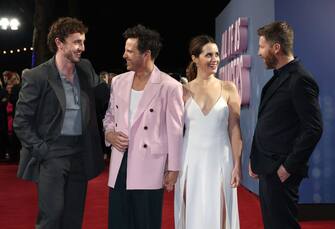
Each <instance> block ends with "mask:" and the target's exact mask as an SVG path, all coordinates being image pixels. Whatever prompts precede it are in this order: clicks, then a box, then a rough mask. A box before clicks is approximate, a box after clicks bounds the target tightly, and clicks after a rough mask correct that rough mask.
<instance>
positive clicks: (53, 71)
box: [47, 57, 66, 113]
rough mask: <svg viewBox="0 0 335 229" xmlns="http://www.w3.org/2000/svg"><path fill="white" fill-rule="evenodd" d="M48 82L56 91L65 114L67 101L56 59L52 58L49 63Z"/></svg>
mask: <svg viewBox="0 0 335 229" xmlns="http://www.w3.org/2000/svg"><path fill="white" fill-rule="evenodd" d="M48 66H49V67H48V68H47V71H48V74H47V75H48V82H49V84H50V86H51V88H52V89H53V90H54V92H55V94H56V96H57V99H58V101H59V103H60V105H61V107H62V110H63V113H64V112H65V108H66V99H65V92H64V89H63V85H62V80H61V78H60V75H59V72H58V69H57V67H56V63H55V57H53V58H51V59H50V60H49V61H48Z"/></svg>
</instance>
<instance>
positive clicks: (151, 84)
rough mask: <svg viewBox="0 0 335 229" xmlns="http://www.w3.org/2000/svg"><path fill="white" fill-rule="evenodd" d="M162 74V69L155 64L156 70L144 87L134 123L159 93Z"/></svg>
mask: <svg viewBox="0 0 335 229" xmlns="http://www.w3.org/2000/svg"><path fill="white" fill-rule="evenodd" d="M160 74H161V72H160V70H159V69H158V68H157V67H156V66H155V67H154V70H153V71H152V73H151V75H150V79H149V80H148V82H147V84H146V85H145V87H144V92H143V95H142V97H141V99H140V101H139V103H138V106H137V109H136V113H135V116H134V120H133V124H134V123H136V121H137V120H138V119H139V117H140V116H141V115H142V113H143V112H144V111H145V110H146V109H147V107H148V106H149V104H150V102H151V101H152V100H153V98H154V97H155V95H156V94H157V93H158V91H159V89H160V82H161V76H160ZM131 82H132V81H131ZM128 96H129V95H128ZM128 101H129V100H128ZM129 104H130V103H129Z"/></svg>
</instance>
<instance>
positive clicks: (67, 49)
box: [56, 33, 85, 63]
mask: <svg viewBox="0 0 335 229" xmlns="http://www.w3.org/2000/svg"><path fill="white" fill-rule="evenodd" d="M84 42H85V34H81V33H72V34H70V35H69V36H67V37H66V38H65V41H64V42H62V41H60V40H59V39H58V38H56V45H57V48H58V52H61V53H62V56H63V57H64V58H65V59H67V60H68V61H69V62H71V63H78V62H79V61H80V58H81V54H82V52H84V51H85V45H84Z"/></svg>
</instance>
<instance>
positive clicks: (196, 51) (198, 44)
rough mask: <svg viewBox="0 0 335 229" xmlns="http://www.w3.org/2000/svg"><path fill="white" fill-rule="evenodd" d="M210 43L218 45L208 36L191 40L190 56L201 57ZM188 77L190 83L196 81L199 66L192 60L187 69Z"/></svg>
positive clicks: (200, 36)
mask: <svg viewBox="0 0 335 229" xmlns="http://www.w3.org/2000/svg"><path fill="white" fill-rule="evenodd" d="M208 43H214V44H216V43H215V40H214V39H213V38H212V37H211V36H208V35H199V36H196V37H194V38H193V39H192V40H191V42H190V46H189V49H188V51H189V54H190V56H191V57H192V56H195V57H199V55H200V54H201V52H202V48H203V47H204V46H205V45H206V44H208ZM186 76H187V79H188V81H189V82H190V81H192V80H194V79H195V77H197V66H196V65H195V63H194V62H193V61H192V60H191V62H190V63H189V65H188V67H187V68H186Z"/></svg>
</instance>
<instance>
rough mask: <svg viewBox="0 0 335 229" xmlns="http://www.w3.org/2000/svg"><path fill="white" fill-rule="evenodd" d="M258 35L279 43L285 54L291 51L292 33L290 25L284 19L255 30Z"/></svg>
mask: <svg viewBox="0 0 335 229" xmlns="http://www.w3.org/2000/svg"><path fill="white" fill-rule="evenodd" d="M257 33H258V36H264V38H265V39H266V40H267V41H269V42H271V43H272V44H274V43H279V44H280V47H281V50H282V51H283V53H284V54H285V55H289V54H292V53H293V40H294V33H293V29H292V27H291V26H290V25H289V24H287V22H285V21H276V22H272V23H270V24H268V25H265V26H263V27H261V28H259V29H258V30H257Z"/></svg>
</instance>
